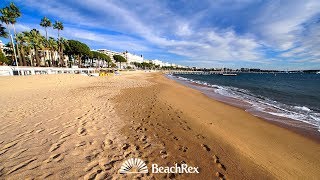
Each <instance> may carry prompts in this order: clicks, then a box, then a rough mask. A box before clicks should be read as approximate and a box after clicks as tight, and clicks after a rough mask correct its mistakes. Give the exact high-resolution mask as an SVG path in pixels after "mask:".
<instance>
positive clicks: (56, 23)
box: [53, 21, 64, 63]
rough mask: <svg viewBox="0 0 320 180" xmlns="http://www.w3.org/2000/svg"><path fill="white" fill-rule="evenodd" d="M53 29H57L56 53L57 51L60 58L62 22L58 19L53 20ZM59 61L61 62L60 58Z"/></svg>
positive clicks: (61, 53)
mask: <svg viewBox="0 0 320 180" xmlns="http://www.w3.org/2000/svg"><path fill="white" fill-rule="evenodd" d="M53 29H57V30H58V53H59V56H60V59H61V58H62V56H63V48H61V43H60V31H62V30H63V29H64V27H63V23H62V22H60V21H55V22H54V24H53ZM60 63H61V60H60Z"/></svg>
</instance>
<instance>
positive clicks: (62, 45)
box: [59, 38, 69, 66]
mask: <svg viewBox="0 0 320 180" xmlns="http://www.w3.org/2000/svg"><path fill="white" fill-rule="evenodd" d="M59 43H60V52H59V57H60V58H59V60H60V66H65V64H64V53H63V51H64V50H65V49H66V48H67V47H68V46H69V41H68V40H66V39H64V38H60V39H59ZM67 65H68V64H67Z"/></svg>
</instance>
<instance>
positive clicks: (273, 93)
mask: <svg viewBox="0 0 320 180" xmlns="http://www.w3.org/2000/svg"><path fill="white" fill-rule="evenodd" d="M173 78H176V79H178V80H182V81H186V82H190V83H197V84H199V85H202V86H207V87H209V88H211V91H212V92H214V93H217V94H219V95H221V96H225V97H230V98H235V99H239V100H241V101H244V102H245V103H248V104H249V105H250V106H248V107H249V108H248V107H247V109H246V110H248V111H259V112H263V113H267V114H270V115H273V116H274V117H283V118H289V119H292V120H296V121H300V122H304V123H308V124H310V125H313V126H315V127H318V128H319V131H320V74H309V73H261V74H260V73H240V74H238V75H237V76H223V75H218V74H215V75H195V74H184V75H174V76H173Z"/></svg>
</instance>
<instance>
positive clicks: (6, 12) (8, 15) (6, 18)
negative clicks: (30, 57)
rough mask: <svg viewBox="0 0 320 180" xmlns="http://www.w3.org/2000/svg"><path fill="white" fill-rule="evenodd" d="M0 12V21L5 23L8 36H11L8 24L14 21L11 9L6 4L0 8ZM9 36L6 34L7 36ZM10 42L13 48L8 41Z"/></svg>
mask: <svg viewBox="0 0 320 180" xmlns="http://www.w3.org/2000/svg"><path fill="white" fill-rule="evenodd" d="M0 13H1V16H0V21H1V22H2V23H5V24H6V26H7V29H8V31H9V36H11V31H10V28H9V25H10V24H11V23H12V22H15V21H16V20H15V18H14V16H13V12H12V10H11V9H10V7H8V6H6V7H4V8H2V9H0ZM9 36H8V37H9ZM10 44H11V47H12V49H14V48H15V47H14V46H13V44H12V43H10ZM14 58H17V57H16V56H14Z"/></svg>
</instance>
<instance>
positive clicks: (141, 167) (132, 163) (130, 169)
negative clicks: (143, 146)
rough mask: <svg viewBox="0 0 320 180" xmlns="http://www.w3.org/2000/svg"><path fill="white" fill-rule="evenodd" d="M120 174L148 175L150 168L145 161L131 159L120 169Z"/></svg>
mask: <svg viewBox="0 0 320 180" xmlns="http://www.w3.org/2000/svg"><path fill="white" fill-rule="evenodd" d="M119 172H120V174H126V173H148V167H147V165H146V163H145V162H144V161H142V160H141V159H139V158H130V159H128V160H126V161H125V162H124V163H123V164H122V166H121V167H120V171H119Z"/></svg>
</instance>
